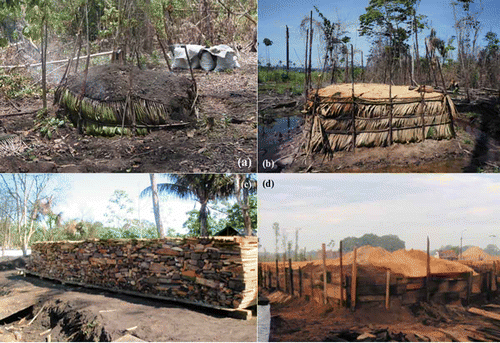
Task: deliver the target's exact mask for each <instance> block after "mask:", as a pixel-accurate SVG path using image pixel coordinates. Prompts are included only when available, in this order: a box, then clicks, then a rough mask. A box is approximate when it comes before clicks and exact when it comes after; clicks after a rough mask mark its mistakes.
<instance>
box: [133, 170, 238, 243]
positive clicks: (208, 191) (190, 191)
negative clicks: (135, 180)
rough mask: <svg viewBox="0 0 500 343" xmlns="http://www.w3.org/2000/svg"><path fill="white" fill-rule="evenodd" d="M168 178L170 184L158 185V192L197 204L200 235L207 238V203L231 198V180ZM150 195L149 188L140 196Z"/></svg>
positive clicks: (189, 176) (222, 177) (201, 176)
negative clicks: (191, 200) (198, 204)
mask: <svg viewBox="0 0 500 343" xmlns="http://www.w3.org/2000/svg"><path fill="white" fill-rule="evenodd" d="M169 178H170V180H171V183H161V184H158V192H159V193H160V194H166V195H167V194H170V195H173V196H176V197H178V198H180V199H194V200H196V201H197V202H199V203H200V206H201V208H200V215H199V221H200V235H201V236H207V235H208V229H207V218H208V207H207V206H208V203H209V202H210V201H216V200H223V199H228V198H231V197H233V196H234V180H233V178H232V177H230V176H227V175H224V174H171V175H170V176H169ZM151 193H152V188H151V186H150V187H148V188H146V189H144V190H143V191H142V193H141V196H146V195H150V194H151Z"/></svg>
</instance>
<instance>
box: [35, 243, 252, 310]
mask: <svg viewBox="0 0 500 343" xmlns="http://www.w3.org/2000/svg"><path fill="white" fill-rule="evenodd" d="M27 270H28V271H29V272H33V273H36V274H38V275H40V276H44V277H48V278H52V279H57V280H60V281H66V282H75V283H82V284H87V285H91V286H99V287H103V288H108V289H114V290H126V291H135V292H139V293H143V294H152V295H158V296H164V297H166V298H170V299H179V300H184V301H189V302H193V303H201V304H205V305H210V306H216V307H224V308H245V307H248V306H249V305H251V304H252V303H253V302H254V301H255V299H256V295H257V287H256V286H257V238H255V237H231V238H213V237H210V238H185V239H160V240H87V241H78V242H74V241H72V242H71V241H64V242H43V243H36V244H34V245H33V246H32V255H31V259H30V261H29V263H28V265H27Z"/></svg>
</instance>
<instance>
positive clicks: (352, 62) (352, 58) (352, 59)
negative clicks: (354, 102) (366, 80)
mask: <svg viewBox="0 0 500 343" xmlns="http://www.w3.org/2000/svg"><path fill="white" fill-rule="evenodd" d="M351 76H352V80H351V81H352V96H353V99H354V47H353V46H352V44H351Z"/></svg>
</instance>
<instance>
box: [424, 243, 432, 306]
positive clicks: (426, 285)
mask: <svg viewBox="0 0 500 343" xmlns="http://www.w3.org/2000/svg"><path fill="white" fill-rule="evenodd" d="M426 271H427V273H426V278H425V289H426V293H427V297H426V299H427V302H429V301H430V300H431V299H430V298H431V292H430V286H431V285H430V280H431V255H430V242H429V236H427V268H426Z"/></svg>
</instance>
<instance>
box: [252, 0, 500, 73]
mask: <svg viewBox="0 0 500 343" xmlns="http://www.w3.org/2000/svg"><path fill="white" fill-rule="evenodd" d="M450 2H451V0H422V1H421V3H420V7H419V9H420V10H419V13H420V14H425V15H427V16H428V18H427V19H428V21H429V25H430V26H431V27H434V28H435V29H436V31H437V36H438V37H440V38H442V39H444V40H445V41H447V40H448V39H449V38H451V36H453V35H455V30H454V29H453V25H454V19H453V11H452V7H451V5H450ZM476 2H477V3H478V0H476ZM368 3H369V1H368V0H347V1H345V0H344V1H340V0H313V1H310V0H286V1H285V0H259V30H258V32H259V38H258V41H259V60H261V61H263V64H266V63H267V55H266V46H265V45H264V44H263V43H262V41H263V39H264V38H269V39H270V40H271V41H273V45H272V46H271V47H270V48H269V49H270V55H271V63H272V64H273V65H275V64H277V63H278V61H280V60H281V61H283V63H285V61H286V42H285V25H288V27H289V30H290V59H291V61H294V62H296V63H297V65H301V64H302V63H303V60H304V57H305V56H304V49H305V39H304V37H302V36H301V35H300V32H299V26H300V22H301V20H302V18H304V16H306V15H309V13H310V11H311V10H313V17H314V18H316V19H317V20H319V17H318V15H317V13H316V11H315V10H314V8H313V6H314V5H315V6H316V7H318V9H319V10H320V11H321V12H322V13H323V14H324V15H325V16H326V17H327V18H329V19H330V20H331V21H337V20H340V21H342V22H345V23H346V24H347V28H346V29H347V30H348V31H349V34H348V35H349V36H350V37H351V43H353V45H354V48H355V49H359V50H362V51H363V53H364V59H365V63H366V57H367V56H368V54H369V50H370V40H369V38H366V37H359V35H358V34H357V28H359V16H360V15H361V14H363V13H365V12H366V11H365V8H366V7H367V6H368ZM482 4H483V7H484V10H483V12H482V14H481V16H480V17H479V19H480V21H481V23H482V28H483V29H482V31H481V34H480V37H481V39H480V42H479V43H480V45H484V39H483V38H484V35H485V34H486V32H488V31H490V30H491V31H493V32H496V33H497V34H498V35H499V36H500V28H499V20H498V18H499V16H500V1H495V0H482ZM471 8H473V9H474V8H476V5H473V6H472V7H471ZM429 33H430V30H428V29H426V30H424V31H423V34H420V36H419V48H420V49H419V50H420V54H421V55H422V54H425V50H422V48H423V47H424V45H423V44H424V42H423V39H424V37H425V36H428V35H429ZM315 40H316V38H315ZM316 43H317V41H316ZM317 50H318V46H317V44H313V61H312V62H313V65H314V66H318V64H319V63H318V62H319V61H318V54H317ZM360 59H361V57H360V54H359V53H358V56H357V57H355V61H356V63H360ZM299 60H300V63H298V62H299ZM321 66H322V63H321Z"/></svg>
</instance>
